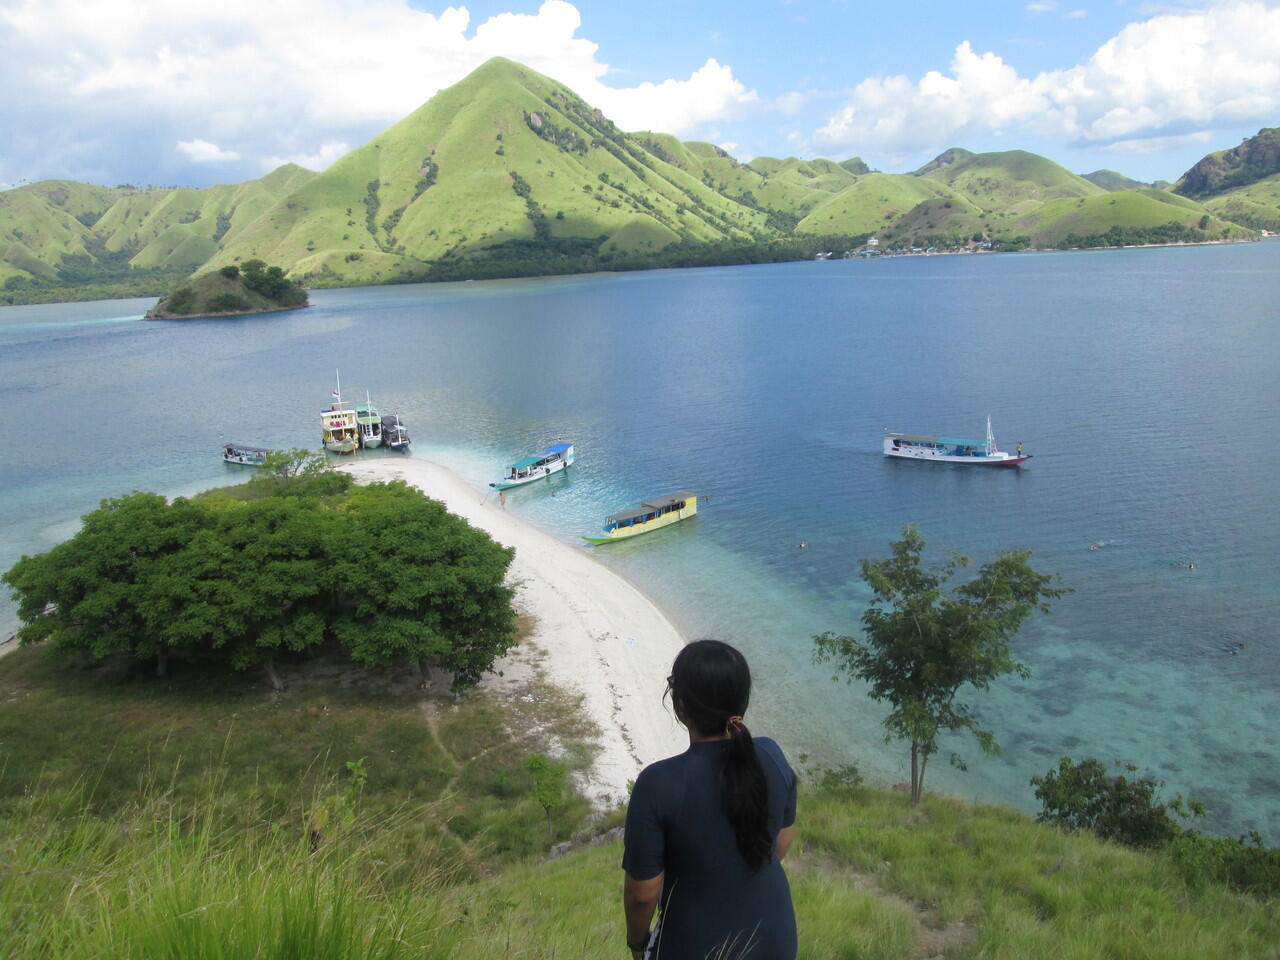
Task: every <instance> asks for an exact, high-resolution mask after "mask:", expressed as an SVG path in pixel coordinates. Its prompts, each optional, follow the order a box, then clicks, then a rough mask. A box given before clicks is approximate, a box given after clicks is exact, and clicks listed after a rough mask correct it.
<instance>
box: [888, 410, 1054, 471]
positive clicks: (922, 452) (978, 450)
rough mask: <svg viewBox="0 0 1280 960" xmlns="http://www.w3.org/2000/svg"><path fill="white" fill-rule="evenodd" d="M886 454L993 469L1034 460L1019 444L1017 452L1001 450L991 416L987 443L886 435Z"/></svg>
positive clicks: (898, 434) (909, 435) (911, 435)
mask: <svg viewBox="0 0 1280 960" xmlns="http://www.w3.org/2000/svg"><path fill="white" fill-rule="evenodd" d="M884 455H885V456H886V457H902V458H904V459H907V460H936V461H938V462H939V463H965V464H982V465H984V466H989V467H1016V466H1017V465H1018V464H1020V463H1025V462H1026V461H1027V460H1030V459H1031V454H1029V453H1023V452H1022V444H1021V443H1019V444H1018V447H1017V451H1016V452H1015V453H1007V452H1006V451H1004V450H1001V449H1000V447H999V444H998V443H997V442H996V435H995V434H994V433H992V432H991V418H990V417H987V439H986V440H963V439H960V438H957V437H921V436H916V435H914V434H910V433H886V434H885V435H884Z"/></svg>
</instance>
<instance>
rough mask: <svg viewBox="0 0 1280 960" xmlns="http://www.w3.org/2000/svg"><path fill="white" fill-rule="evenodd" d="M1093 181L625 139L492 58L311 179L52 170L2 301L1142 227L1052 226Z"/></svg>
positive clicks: (1131, 217)
mask: <svg viewBox="0 0 1280 960" xmlns="http://www.w3.org/2000/svg"><path fill="white" fill-rule="evenodd" d="M1269 133H1270V131H1263V132H1262V134H1260V135H1259V137H1258V138H1254V142H1252V143H1251V144H1249V145H1248V146H1249V150H1248V151H1247V156H1246V155H1245V154H1243V153H1240V150H1243V149H1244V148H1245V146H1246V145H1242V146H1241V148H1238V149H1237V150H1236V151H1235V152H1232V151H1224V152H1223V154H1222V155H1214V156H1215V157H1217V158H1218V159H1216V160H1214V164H1216V166H1215V167H1214V170H1215V171H1218V173H1214V176H1217V179H1216V180H1214V181H1213V182H1214V183H1215V184H1217V185H1218V186H1217V187H1215V189H1218V188H1220V187H1223V186H1224V185H1225V184H1227V183H1228V181H1230V182H1232V183H1234V182H1235V181H1234V180H1231V177H1237V176H1238V175H1241V174H1240V170H1244V169H1246V168H1247V170H1248V171H1252V172H1251V173H1250V176H1253V173H1257V172H1258V171H1259V170H1261V167H1262V166H1265V164H1266V163H1267V162H1270V161H1269V160H1268V158H1269V157H1270V153H1268V150H1270V144H1271V139H1269V138H1268V137H1266V136H1263V134H1269ZM1233 157H1235V158H1236V159H1237V160H1239V162H1238V163H1236V162H1235V161H1234V160H1232V158H1233ZM1240 158H1243V159H1240ZM1207 159H1209V158H1207ZM1233 163H1234V166H1232V164H1233ZM1227 167H1230V168H1231V170H1230V171H1227V173H1222V171H1223V170H1226V169H1227ZM1219 168H1221V169H1219ZM1237 168H1239V169H1237ZM1232 171H1234V172H1232ZM1202 172H1203V171H1202ZM1211 172H1212V171H1211ZM1219 173H1221V174H1222V176H1218V174H1219ZM1228 174H1229V175H1228ZM1206 176H1208V174H1206ZM1090 177H1091V178H1093V179H1095V180H1098V181H1099V182H1101V183H1103V184H1104V185H1105V189H1104V187H1103V186H1098V185H1097V184H1096V183H1094V182H1091V180H1090V179H1086V178H1083V177H1079V176H1076V175H1075V174H1073V173H1070V172H1069V171H1067V170H1065V169H1064V168H1062V167H1061V166H1059V165H1058V164H1056V163H1053V162H1052V161H1050V160H1048V159H1046V158H1044V157H1040V156H1037V155H1035V154H1031V153H1027V152H1026V151H1021V150H1012V151H1007V152H1003V153H986V154H974V153H971V152H970V151H968V150H964V149H962V148H959V147H955V148H952V149H950V150H947V151H945V152H944V153H942V154H940V155H939V156H938V157H936V158H935V159H934V160H932V161H931V162H929V163H927V164H925V165H924V166H923V167H921V168H920V169H919V170H917V171H915V173H914V174H910V175H903V174H894V175H891V174H881V173H874V172H872V171H871V170H870V169H869V168H868V167H867V165H866V164H865V163H863V162H862V161H861V160H860V159H858V158H857V157H853V158H850V159H848V160H845V161H843V162H839V163H838V162H835V161H832V160H825V159H814V160H803V159H798V158H795V157H788V158H782V159H778V158H771V157H759V158H756V159H755V160H752V161H751V162H750V163H741V162H739V161H738V160H736V159H735V158H733V157H732V156H730V155H729V154H728V153H726V152H725V151H724V150H723V149H721V148H719V147H717V146H715V145H714V144H710V143H703V142H688V143H682V142H681V141H679V140H677V139H675V138H674V137H672V136H669V135H666V134H660V133H654V132H646V131H641V132H637V133H624V132H623V131H621V130H619V129H618V128H617V127H616V126H614V124H613V123H612V122H610V121H609V119H608V118H607V117H605V116H604V115H603V114H602V113H601V112H600V111H599V110H597V109H595V108H593V107H592V106H591V105H590V104H587V103H586V102H584V101H583V100H582V99H581V98H580V97H578V96H577V95H576V94H575V93H573V91H571V90H569V89H567V88H565V87H564V86H562V85H560V84H558V83H556V82H554V81H552V80H550V79H549V78H547V77H544V76H542V75H541V74H538V73H536V72H535V71H533V70H530V69H528V68H527V67H523V66H521V65H519V64H516V63H513V62H511V61H509V60H504V59H501V58H495V59H493V60H490V61H489V62H487V63H485V64H484V65H482V66H481V67H479V68H478V69H477V70H475V71H474V72H473V73H471V74H470V75H469V76H467V77H466V78H464V79H463V80H461V81H460V82H459V83H457V84H455V85H454V86H452V87H449V88H447V89H445V90H442V91H440V92H439V93H438V94H436V95H435V96H434V97H432V98H431V100H429V101H428V102H426V103H424V104H423V105H422V106H421V107H419V108H418V109H417V110H415V111H414V112H413V113H411V114H410V115H409V116H407V117H405V118H404V119H403V120H401V121H400V122H399V123H396V124H395V125H393V126H392V127H390V128H388V129H387V130H384V131H383V132H382V133H380V134H378V135H377V136H376V137H374V138H373V140H371V141H370V142H369V143H366V144H364V145H363V146H361V147H358V148H357V149H355V150H353V151H351V153H349V154H347V155H346V156H344V157H342V158H341V159H339V160H338V161H337V162H336V163H335V164H334V165H333V166H332V167H330V168H329V169H328V170H326V171H324V172H323V173H321V174H315V173H312V172H310V171H307V170H303V169H301V168H299V167H297V166H294V165H286V166H284V167H281V168H280V169H279V170H276V171H274V172H272V173H271V174H268V175H267V176H265V177H262V178H260V179H258V180H251V181H247V182H245V183H241V184H228V185H219V186H214V187H208V188H205V189H200V190H196V189H187V188H180V189H162V188H146V189H137V188H135V187H131V186H120V187H111V188H108V187H92V186H86V185H83V184H75V183H70V182H68V181H46V182H44V183H39V184H31V185H29V186H25V187H22V188H19V189H17V190H11V191H7V192H3V193H0V287H3V290H2V291H0V299H4V300H6V301H8V302H23V301H26V300H36V299H48V298H49V297H50V296H55V295H57V291H62V290H65V289H66V288H68V287H75V286H77V285H79V286H88V285H96V286H94V289H95V290H99V289H107V290H110V289H111V285H114V286H115V289H116V292H117V293H118V294H119V295H125V294H129V295H139V294H145V293H158V292H161V290H162V289H164V288H167V287H171V286H172V284H173V282H174V281H175V280H176V279H178V278H180V277H182V276H185V275H187V274H190V273H192V272H193V271H206V270H209V269H212V268H214V267H220V266H223V265H228V264H234V263H237V262H241V261H244V260H248V259H263V260H267V261H269V262H272V263H279V264H281V265H282V266H284V268H285V269H286V270H287V271H288V272H289V273H290V275H291V276H293V277H296V278H298V279H300V280H302V281H303V282H306V283H308V284H310V285H319V286H324V285H335V284H363V283H384V282H393V281H405V280H432V279H462V278H471V277H493V276H523V275H531V274H546V273H557V272H577V271H590V270H598V269H633V268H636V267H645V266H681V265H692V264H704V263H723V262H755V261H761V260H774V259H793V258H796V257H807V256H812V255H813V253H814V252H815V251H816V250H819V249H842V248H848V247H849V246H852V245H855V243H856V242H857V238H858V237H860V236H862V235H865V234H868V233H872V232H876V233H884V234H885V235H886V236H887V237H890V238H892V239H893V240H894V241H895V242H900V243H908V242H909V243H930V242H932V241H931V238H932V239H936V240H938V241H939V242H942V243H945V244H948V245H949V246H952V247H954V246H955V245H957V244H959V243H960V240H961V238H964V237H969V238H972V237H974V236H981V237H985V238H989V239H992V240H998V239H1003V240H1009V239H1010V238H1018V237H1020V239H1018V240H1017V243H1013V244H1012V245H1013V246H1017V245H1020V244H1023V243H1024V241H1025V243H1030V244H1038V243H1040V242H1041V241H1040V240H1037V239H1035V238H1042V239H1043V242H1045V243H1050V244H1052V245H1058V244H1060V243H1061V241H1062V238H1064V237H1067V236H1071V235H1074V234H1072V231H1073V230H1077V228H1080V229H1084V228H1087V229H1090V230H1091V231H1094V232H1096V233H1105V232H1106V231H1108V230H1111V229H1112V228H1117V229H1122V230H1128V229H1136V228H1135V227H1134V226H1133V225H1134V224H1135V223H1141V224H1145V223H1147V222H1148V221H1149V220H1150V216H1149V215H1148V213H1147V212H1144V211H1143V209H1141V208H1143V207H1144V206H1146V207H1147V208H1148V212H1149V211H1153V210H1156V209H1158V208H1157V207H1152V206H1150V205H1144V204H1143V203H1142V202H1140V201H1133V200H1129V201H1125V203H1124V205H1123V206H1122V207H1121V208H1115V209H1112V208H1111V207H1109V206H1107V205H1099V204H1096V203H1093V204H1092V205H1091V206H1090V207H1089V213H1088V215H1087V216H1084V217H1083V218H1077V219H1079V220H1080V223H1079V224H1076V223H1074V222H1073V223H1070V224H1068V225H1067V226H1066V228H1065V229H1063V230H1059V229H1057V227H1056V226H1055V224H1056V223H1057V222H1058V221H1059V220H1060V219H1062V218H1063V217H1064V216H1065V214H1066V212H1067V211H1066V208H1065V207H1064V206H1063V204H1061V203H1059V202H1058V201H1063V200H1090V199H1091V198H1096V197H1099V196H1103V195H1105V194H1106V192H1107V191H1114V190H1116V189H1117V188H1118V187H1130V188H1132V187H1133V186H1134V182H1133V181H1129V180H1128V179H1127V178H1124V177H1121V175H1119V174H1114V173H1112V172H1110V171H1098V172H1097V173H1095V174H1091V175H1090ZM1188 177H1191V179H1190V180H1189V179H1188ZM1188 177H1184V179H1183V184H1184V186H1186V187H1187V189H1189V186H1188V185H1190V184H1191V183H1192V180H1194V179H1195V178H1194V177H1192V172H1189V173H1188ZM1223 177H1225V178H1226V179H1223ZM1201 179H1202V180H1204V179H1205V178H1204V177H1201ZM1209 179H1213V177H1209ZM1255 179H1256V178H1255ZM1196 182H1199V181H1196ZM1205 182H1206V183H1207V182H1208V180H1205ZM1248 187H1249V188H1250V191H1251V192H1248V193H1243V192H1242V193H1240V194H1239V195H1237V196H1235V197H1233V198H1231V199H1230V200H1223V201H1222V202H1221V203H1219V204H1217V205H1215V207H1214V209H1213V211H1212V214H1211V215H1212V216H1217V215H1219V214H1221V215H1222V216H1223V217H1225V218H1227V219H1234V220H1235V222H1236V223H1238V224H1243V225H1246V226H1253V227H1261V226H1264V225H1266V224H1270V223H1273V222H1275V221H1276V219H1277V218H1280V207H1278V206H1277V205H1276V204H1275V203H1274V201H1273V197H1272V196H1271V194H1270V193H1269V192H1268V190H1269V188H1267V187H1265V186H1263V185H1262V183H1261V182H1259V183H1254V182H1253V181H1250V184H1249V185H1248ZM1254 187H1256V189H1253V188H1254ZM1239 189H1241V190H1244V189H1245V188H1244V187H1241V188H1239ZM1129 192H1133V191H1132V190H1130V191H1129ZM1184 192H1186V190H1184ZM1138 193H1139V194H1141V195H1143V196H1145V195H1146V194H1145V193H1143V191H1142V190H1139V191H1138ZM1224 196H1225V194H1224ZM948 204H949V205H948ZM1110 214H1115V216H1116V218H1115V219H1111V220H1108V219H1107V217H1108V216H1109V215H1110ZM1273 214H1275V216H1274V217H1273ZM1200 215H1201V216H1203V212H1202V213H1201V214H1200ZM1067 219H1070V218H1067ZM1086 221H1087V222H1086ZM1142 229H1147V228H1146V227H1142ZM1077 232H1078V231H1077ZM1090 235H1092V234H1090ZM1231 235H1232V236H1240V235H1244V234H1241V233H1240V232H1239V231H1236V232H1233V233H1231ZM842 245H843V247H842Z"/></svg>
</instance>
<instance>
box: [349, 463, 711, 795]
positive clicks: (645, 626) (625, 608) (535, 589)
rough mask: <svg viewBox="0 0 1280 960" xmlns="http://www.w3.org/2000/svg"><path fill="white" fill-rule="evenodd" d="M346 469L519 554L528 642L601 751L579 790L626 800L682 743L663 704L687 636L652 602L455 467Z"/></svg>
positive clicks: (520, 667)
mask: <svg viewBox="0 0 1280 960" xmlns="http://www.w3.org/2000/svg"><path fill="white" fill-rule="evenodd" d="M341 469H342V470H344V471H346V472H347V473H350V474H351V475H352V476H353V477H354V478H356V479H357V480H359V481H362V482H375V481H387V480H404V481H405V482H407V483H408V484H409V485H410V486H413V487H416V488H417V489H419V490H421V491H422V492H423V493H425V494H426V495H427V496H429V497H431V498H433V499H435V500H440V501H442V502H443V503H444V504H445V506H446V507H447V508H448V509H449V511H450V512H452V513H455V514H457V515H458V516H460V517H463V518H465V519H466V520H467V521H468V522H469V523H471V525H472V526H475V527H478V528H479V529H481V530H483V531H485V532H486V533H488V534H489V536H491V537H493V539H495V540H496V541H498V542H499V543H501V544H504V545H506V546H509V547H514V548H515V551H516V555H515V560H514V561H512V564H511V569H510V572H509V574H508V579H509V582H511V583H513V584H516V585H517V592H516V604H517V606H518V607H519V608H520V609H521V610H523V611H524V612H525V613H527V614H529V615H530V616H532V617H533V618H534V619H535V620H536V621H537V623H536V626H535V628H534V634H533V636H532V638H531V640H530V642H531V643H533V644H535V645H536V646H537V647H538V648H539V650H540V651H541V653H542V654H543V657H542V660H541V663H542V665H543V667H544V669H545V670H546V672H547V675H548V678H549V679H550V680H551V681H552V682H554V683H555V684H557V685H558V686H560V687H562V688H565V689H568V690H571V691H574V692H576V693H579V694H581V695H582V696H583V697H584V704H585V707H586V710H587V712H588V714H589V715H590V717H591V719H592V720H594V721H595V722H596V723H597V724H598V725H599V727H600V730H601V744H600V745H601V752H600V754H599V755H598V756H597V758H596V763H595V766H594V769H593V770H592V772H591V775H590V777H589V778H588V780H587V782H586V783H584V784H583V785H582V786H583V788H584V790H585V792H586V793H587V795H588V796H590V797H591V799H592V800H593V801H594V802H596V803H597V804H599V805H603V804H607V803H608V802H610V801H611V800H613V801H622V800H625V799H626V786H627V781H628V780H634V779H635V777H636V774H637V773H639V772H640V770H641V769H642V768H643V767H644V766H645V765H646V764H649V763H652V762H653V761H654V760H660V759H662V758H663V757H669V756H672V755H673V754H676V753H680V752H682V751H683V750H684V749H685V748H686V747H687V746H688V737H687V734H685V732H684V729H683V728H682V727H681V726H680V725H679V724H678V723H677V722H676V720H675V716H674V714H672V712H671V710H670V708H669V707H667V706H666V705H664V703H663V701H662V692H663V690H664V689H665V688H666V677H667V674H668V673H669V672H670V669H671V662H672V661H673V660H674V659H675V656H676V654H677V653H678V652H679V651H680V648H681V647H682V646H683V645H684V638H683V637H682V636H681V635H680V632H679V631H678V630H676V628H675V626H673V625H672V623H671V621H669V620H668V619H667V618H666V617H665V616H664V615H663V613H662V611H661V610H659V609H658V608H657V607H656V606H655V605H654V604H653V602H652V601H651V600H649V599H648V598H647V597H646V596H645V595H644V594H642V593H641V592H640V591H639V590H637V589H636V588H635V587H633V586H632V585H631V584H630V583H628V582H627V581H626V580H625V579H624V578H622V577H620V576H618V575H617V574H616V573H614V572H613V571H611V570H609V569H608V568H607V567H605V566H603V565H602V564H599V563H597V562H596V561H595V560H593V559H591V557H590V556H589V555H588V553H587V552H586V551H585V550H580V549H575V548H574V547H572V546H570V545H569V544H567V543H564V542H563V541H561V540H557V539H556V538H555V537H553V536H551V535H550V534H547V533H544V532H543V531H541V530H539V529H537V528H536V527H534V526H532V525H531V524H529V523H527V522H525V521H524V520H521V519H520V518H519V517H517V516H515V515H513V514H512V513H511V512H510V511H509V510H503V509H502V508H500V507H499V506H498V504H497V502H496V500H495V499H494V498H493V497H489V496H486V495H485V493H483V492H481V491H478V490H476V489H474V488H473V487H471V486H470V485H468V484H467V483H466V482H465V481H464V480H462V478H461V477H459V476H457V475H456V474H454V473H453V472H452V471H450V470H447V469H446V468H444V467H442V466H440V465H439V464H435V463H431V462H429V461H427V460H421V459H418V458H416V457H405V458H401V457H397V458H395V459H391V458H388V459H385V460H381V459H380V460H359V461H355V462H353V463H349V464H344V465H343V466H342V467H341ZM495 668H496V669H497V670H501V671H502V672H503V673H504V675H506V677H508V678H510V677H511V676H512V675H513V674H514V675H516V676H519V675H520V674H521V671H525V672H527V670H528V667H527V666H526V665H525V664H524V662H523V661H521V660H518V659H517V658H516V657H514V656H509V657H507V658H506V659H504V660H502V661H499V663H498V664H496V667H495Z"/></svg>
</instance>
